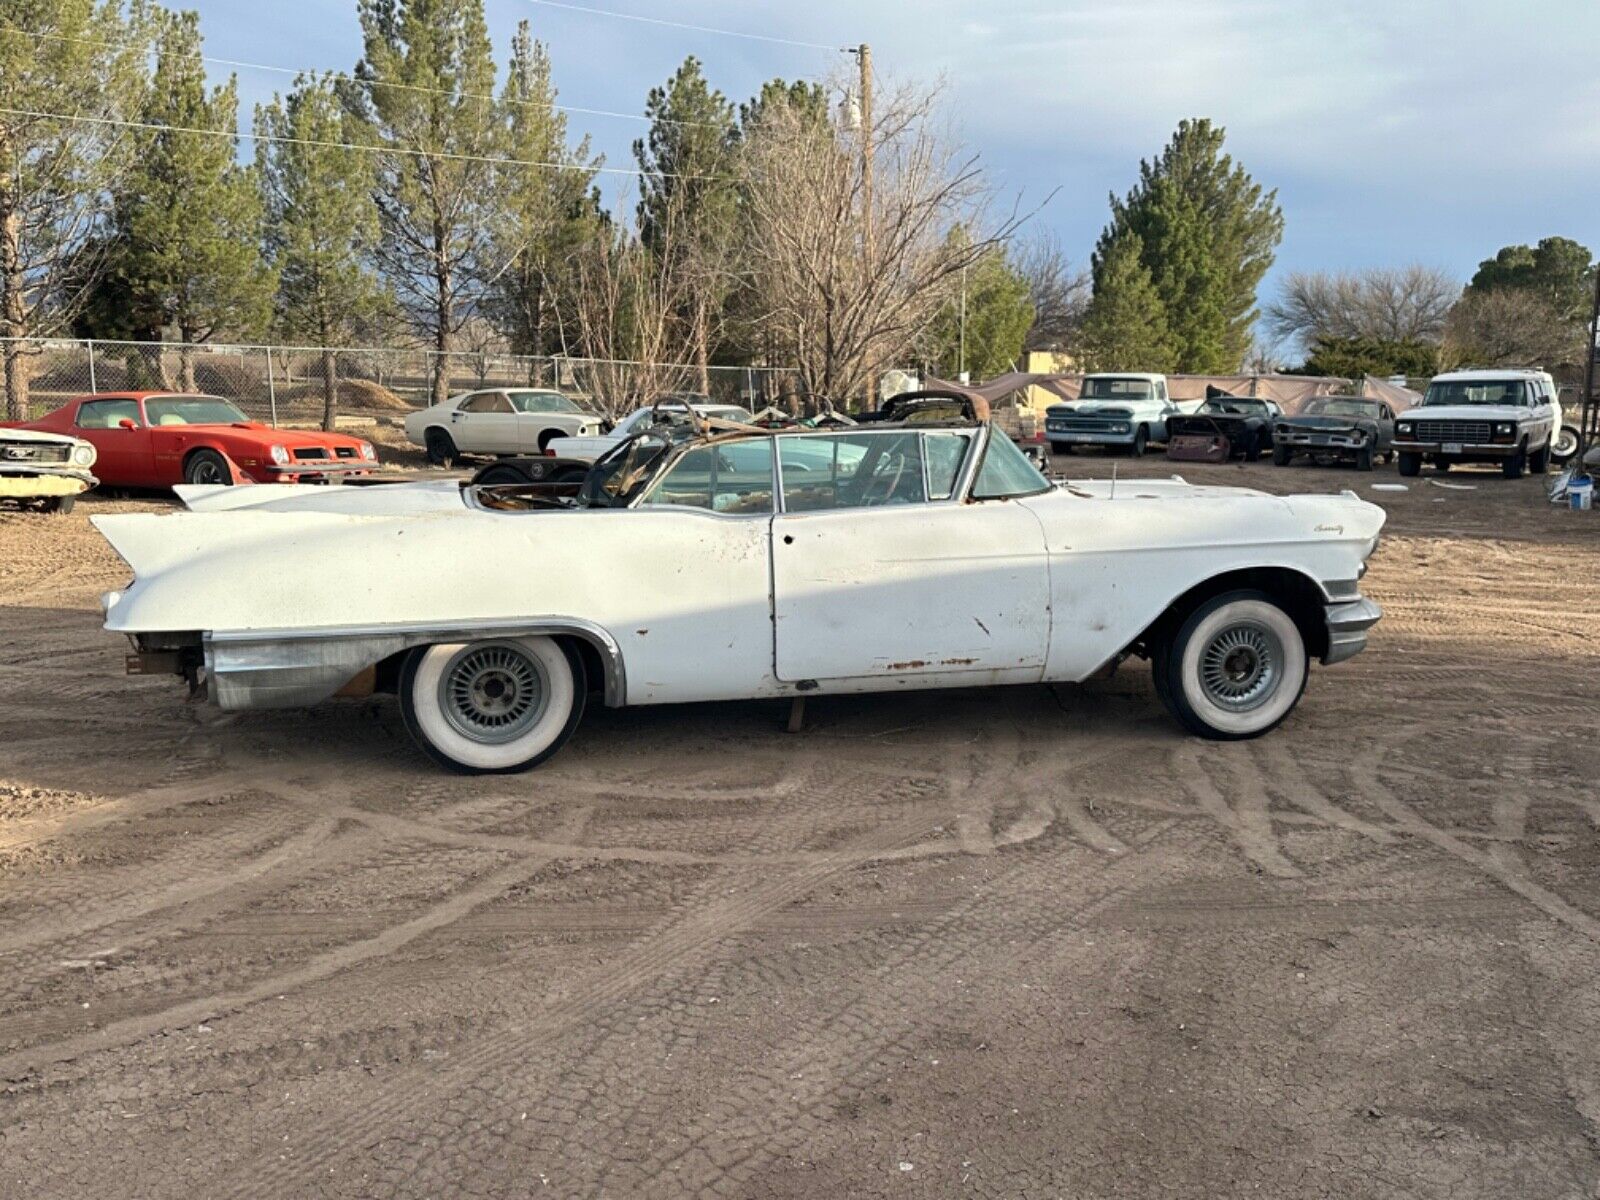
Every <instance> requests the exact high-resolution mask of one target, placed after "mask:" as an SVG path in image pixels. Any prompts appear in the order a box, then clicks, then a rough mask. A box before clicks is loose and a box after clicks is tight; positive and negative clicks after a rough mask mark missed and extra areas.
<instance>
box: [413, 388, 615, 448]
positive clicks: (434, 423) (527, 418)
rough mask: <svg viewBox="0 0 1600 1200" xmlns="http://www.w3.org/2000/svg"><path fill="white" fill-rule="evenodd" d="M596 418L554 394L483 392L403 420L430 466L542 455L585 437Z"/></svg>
mask: <svg viewBox="0 0 1600 1200" xmlns="http://www.w3.org/2000/svg"><path fill="white" fill-rule="evenodd" d="M600 429H601V422H600V418H599V417H597V416H595V415H594V414H593V413H588V412H585V411H584V410H583V409H582V408H580V407H578V405H577V404H575V403H573V401H571V400H569V399H568V398H567V397H566V396H563V395H562V394H561V393H560V392H558V391H556V390H555V389H553V388H485V389H483V390H482V391H477V392H466V393H464V394H463V395H460V396H451V397H450V399H448V400H446V401H445V402H444V403H443V404H435V405H434V406H433V407H432V408H424V409H422V410H421V411H419V412H414V413H409V414H407V416H406V438H407V440H408V441H410V442H411V443H412V444H413V445H417V446H422V447H424V448H426V450H427V451H428V460H429V461H430V462H434V463H447V462H451V461H453V460H454V459H455V458H456V457H457V456H458V455H461V454H543V453H544V451H545V447H546V446H548V445H549V444H550V442H551V441H552V440H553V439H555V438H563V437H573V436H578V437H589V436H590V435H592V434H598V433H599V432H600Z"/></svg>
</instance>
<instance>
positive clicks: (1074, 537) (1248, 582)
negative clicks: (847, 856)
mask: <svg viewBox="0 0 1600 1200" xmlns="http://www.w3.org/2000/svg"><path fill="white" fill-rule="evenodd" d="M893 415H894V414H893V413H891V416H893ZM918 415H921V416H927V415H928V414H926V413H922V414H918V413H915V412H906V413H903V414H900V416H901V417H902V418H903V419H888V420H880V421H874V422H871V423H863V424H861V425H858V426H853V427H849V428H844V429H831V430H824V429H805V428H792V429H778V430H761V429H755V428H752V427H749V426H745V427H742V428H738V429H733V430H726V429H725V430H724V431H723V432H720V433H712V434H706V433H704V432H696V431H694V430H691V429H689V428H688V427H687V426H686V425H680V426H678V427H677V428H676V429H673V428H668V427H657V428H653V429H650V430H647V431H646V432H644V433H641V434H639V435H638V436H636V437H634V438H631V439H629V440H628V441H627V442H624V443H622V444H621V445H620V446H618V447H617V448H616V449H615V450H613V451H612V452H611V453H609V454H607V455H604V456H602V458H601V459H600V460H599V461H598V462H597V463H596V465H595V467H594V468H593V469H592V470H591V471H590V473H589V476H588V478H587V479H586V481H585V483H584V485H583V488H582V491H581V492H580V494H579V496H578V497H577V498H576V500H573V499H570V498H569V499H555V498H551V497H550V496H549V495H548V494H542V493H541V491H540V488H539V487H538V485H532V486H523V487H470V486H468V487H463V486H461V485H459V484H457V483H454V482H439V483H423V484H412V485H393V486H387V487H373V488H360V489H356V488H332V489H327V488H315V487H311V488H299V487H289V488H272V489H267V488H234V489H229V488H215V489H213V488H182V489H180V493H181V494H182V495H183V497H184V499H185V501H186V502H187V503H188V505H189V507H190V509H191V510H192V511H190V512H186V513H175V514H145V513H141V514H127V515H115V516H101V517H96V518H94V522H95V524H96V525H97V526H98V528H99V529H100V531H101V532H102V533H103V534H104V535H105V536H106V537H107V538H108V539H109V540H110V542H111V544H112V545H113V546H114V547H115V548H116V550H117V552H118V553H119V554H121V556H122V557H123V558H124V559H125V560H126V561H127V562H128V564H129V565H130V566H131V567H132V568H133V573H134V579H133V582H132V583H130V584H129V585H128V586H127V587H126V588H125V589H124V590H123V591H121V592H120V593H115V592H114V593H111V594H109V595H108V596H107V597H106V598H105V603H106V628H107V629H109V630H113V631H115V632H118V633H123V634H126V635H128V636H129V637H130V638H131V639H132V641H133V643H134V651H135V653H134V655H133V656H131V657H132V661H131V663H130V669H132V670H138V671H139V672H140V673H144V674H148V673H151V672H154V671H171V672H173V673H176V674H179V675H182V676H184V677H185V678H187V679H188V681H189V683H190V685H191V687H194V688H195V689H197V690H204V691H207V692H208V693H209V695H210V696H211V698H212V699H214V700H216V701H217V702H218V703H220V704H221V706H222V707H224V708H230V709H232V708H247V707H253V706H293V705H307V704H314V703H317V702H320V701H322V700H325V699H327V698H329V697H330V696H333V695H334V694H335V693H339V694H368V693H371V692H372V691H374V690H377V691H391V692H396V693H398V695H399V701H400V705H401V708H402V711H403V713H404V716H405V720H406V724H407V726H408V727H409V729H410V731H411V732H412V734H413V736H414V737H415V739H416V740H417V742H418V743H419V744H420V745H421V747H422V748H423V749H424V750H425V751H426V752H427V753H428V754H429V755H431V756H432V757H433V758H434V759H435V760H437V761H438V762H440V763H442V764H444V765H446V766H448V767H452V768H455V769H457V770H461V771H468V772H503V771H516V770H521V769H524V768H526V767H530V766H532V765H534V764H535V763H538V762H540V761H542V760H543V759H545V758H548V757H549V756H550V755H551V754H553V753H555V752H556V750H557V749H558V748H559V747H560V746H561V745H562V744H563V743H564V742H565V741H566V740H567V738H568V737H570V736H571V734H572V732H573V730H574V729H575V728H576V726H577V724H578V722H579V719H580V718H581V717H582V715H583V710H584V704H585V701H586V698H587V697H588V696H589V695H590V693H591V692H593V693H595V694H596V695H597V697H598V698H600V699H602V700H603V702H604V703H606V704H608V705H624V704H666V703H682V702H687V701H704V700H735V699H761V698H776V697H803V696H809V695H820V694H826V693H838V692H874V691H895V690H904V689H911V688H942V687H970V686H974V685H979V684H1038V683H1041V682H1048V681H1066V682H1074V681H1080V680H1085V679H1088V678H1089V677H1090V676H1093V675H1096V674H1097V673H1099V672H1102V671H1104V670H1106V669H1108V668H1111V667H1114V666H1115V665H1116V664H1118V663H1119V662H1121V661H1122V660H1123V659H1124V658H1126V657H1128V656H1129V655H1140V656H1143V657H1146V658H1148V659H1150V660H1151V662H1152V664H1153V668H1154V673H1155V686H1156V691H1157V692H1158V693H1159V695H1160V697H1161V699H1162V700H1163V701H1164V702H1165V703H1166V705H1167V706H1168V707H1169V708H1170V709H1171V711H1172V712H1173V714H1174V715H1175V716H1176V717H1177V718H1178V720H1179V721H1180V722H1181V723H1182V724H1183V725H1184V726H1185V727H1187V728H1188V729H1189V730H1191V731H1193V732H1194V733H1197V734H1200V735H1202V736H1205V737H1211V738H1222V739H1231V738H1247V737H1253V736H1255V735H1257V734H1260V733H1264V732H1265V731H1266V730H1268V729H1271V728H1272V727H1273V726H1275V725H1276V724H1277V723H1278V722H1280V721H1282V720H1283V719H1284V718H1285V717H1286V716H1287V715H1288V714H1289V712H1290V710H1291V709H1293V708H1294V706H1295V704H1296V702H1297V701H1298V700H1299V698H1300V695H1301V692H1302V690H1303V689H1304V687H1305V684H1306V677H1307V674H1308V664H1309V662H1310V660H1311V659H1313V658H1317V659H1320V660H1321V661H1322V662H1324V663H1333V662H1338V661H1340V660H1341V659H1345V658H1349V657H1350V656H1351V655H1353V654H1355V653H1357V652H1358V651H1360V650H1361V649H1362V648H1363V646H1364V645H1365V644H1366V638H1367V630H1368V628H1369V627H1370V626H1371V625H1372V624H1373V623H1374V622H1375V621H1377V619H1378V617H1379V611H1378V608H1377V607H1376V606H1375V605H1374V604H1372V602H1371V601H1369V600H1366V599H1364V598H1363V597H1362V596H1361V594H1360V591H1359V590H1358V580H1359V579H1360V578H1361V575H1362V574H1363V572H1364V570H1365V563H1366V560H1367V557H1368V556H1369V555H1370V554H1371V553H1372V551H1373V549H1374V548H1375V546H1376V545H1377V541H1378V535H1379V531H1380V529H1381V527H1382V525H1383V520H1384V514H1383V511H1382V510H1381V509H1379V508H1377V507H1375V506H1373V505H1371V504H1368V503H1366V502H1365V501H1363V500H1360V499H1358V498H1357V497H1356V496H1355V495H1353V494H1351V493H1348V492H1347V493H1344V494H1342V495H1336V496H1328V495H1307V496H1291V497H1277V496H1269V495H1265V494H1263V493H1260V492H1255V491H1250V490H1246V489H1242V488H1228V487H1196V486H1191V485H1189V484H1187V483H1185V482H1183V481H1182V480H1180V479H1171V480H1163V481H1148V480H1124V481H1122V482H1120V483H1092V484H1091V483H1083V484H1078V483H1069V484H1064V485H1052V484H1051V483H1050V482H1049V481H1048V480H1046V479H1045V478H1044V476H1042V475H1041V474H1039V472H1038V471H1037V470H1036V469H1035V468H1034V467H1033V466H1032V465H1031V464H1030V463H1029V462H1028V461H1027V459H1026V458H1025V457H1024V456H1023V454H1022V452H1021V451H1019V450H1018V449H1017V448H1016V446H1015V445H1014V444H1013V443H1012V441H1011V439H1010V438H1008V437H1007V436H1005V434H1004V433H1003V432H1001V431H999V430H995V429H993V428H992V427H991V426H989V425H988V424H987V423H984V422H981V421H977V420H973V419H970V418H961V419H938V420H931V421H930V420H915V419H910V418H913V417H916V416H918ZM486 564H493V569H485V565H486ZM1333 732H1334V731H1332V730H1330V731H1329V733H1330V734H1331V733H1333Z"/></svg>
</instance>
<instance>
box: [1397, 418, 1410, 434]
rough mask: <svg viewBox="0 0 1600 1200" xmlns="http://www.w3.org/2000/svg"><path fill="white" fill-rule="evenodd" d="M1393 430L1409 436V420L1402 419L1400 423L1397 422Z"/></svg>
mask: <svg viewBox="0 0 1600 1200" xmlns="http://www.w3.org/2000/svg"><path fill="white" fill-rule="evenodd" d="M1394 431H1395V432H1396V433H1403V434H1406V435H1407V436H1410V434H1411V422H1410V421H1402V422H1400V424H1398V425H1396V426H1395V427H1394Z"/></svg>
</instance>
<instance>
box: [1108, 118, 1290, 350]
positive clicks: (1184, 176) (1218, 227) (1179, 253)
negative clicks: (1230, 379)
mask: <svg viewBox="0 0 1600 1200" xmlns="http://www.w3.org/2000/svg"><path fill="white" fill-rule="evenodd" d="M1224 136H1225V135H1224V130H1222V129H1221V128H1220V127H1217V126H1213V125H1212V124H1211V122H1210V121H1208V120H1196V121H1183V122H1180V123H1179V125H1178V129H1177V132H1176V133H1174V134H1173V136H1172V140H1171V141H1170V142H1168V143H1167V146H1166V148H1165V149H1164V150H1163V151H1162V152H1161V155H1160V157H1158V158H1156V159H1155V160H1154V161H1145V162H1141V163H1140V164H1139V182H1138V183H1137V184H1136V185H1135V186H1134V188H1133V190H1131V191H1130V192H1129V193H1128V195H1127V196H1126V197H1124V198H1122V199H1120V200H1119V199H1118V198H1117V197H1115V196H1113V197H1112V198H1111V222H1110V224H1108V225H1107V226H1106V228H1105V231H1104V232H1103V233H1102V234H1101V235H1100V242H1099V244H1098V246H1097V248H1096V256H1097V257H1106V256H1107V255H1108V253H1109V251H1110V249H1111V247H1112V246H1113V245H1114V244H1115V243H1116V242H1118V241H1120V240H1122V239H1123V238H1125V237H1127V236H1128V235H1130V234H1132V235H1135V236H1136V237H1137V238H1138V245H1139V247H1140V261H1141V262H1142V263H1143V264H1144V266H1145V267H1146V268H1147V269H1148V271H1149V273H1150V279H1151V281H1152V282H1153V284H1154V285H1155V289H1156V292H1157V294H1158V295H1159V297H1160V301H1161V305H1162V307H1163V309H1164V315H1165V319H1166V322H1167V326H1168V330H1169V332H1170V334H1171V338H1172V344H1173V350H1174V353H1175V355H1176V368H1177V369H1178V370H1182V371H1193V372H1197V373H1201V374H1214V373H1223V372H1228V371H1236V370H1238V368H1239V365H1240V363H1241V362H1242V361H1243V359H1244V356H1245V354H1246V352H1247V351H1248V350H1249V348H1250V327H1251V326H1252V324H1254V322H1255V318H1256V307H1255V306H1256V288H1257V286H1258V285H1259V284H1260V282H1261V279H1262V276H1264V275H1265V274H1266V272H1267V269H1268V268H1269V267H1271V265H1272V261H1273V257H1274V255H1275V253H1276V251H1277V247H1278V243H1279V242H1280V241H1281V240H1282V239H1283V211H1282V209H1280V208H1279V207H1278V203H1277V193H1276V192H1267V191H1264V190H1263V189H1262V187H1261V185H1260V184H1258V183H1256V182H1255V181H1254V180H1253V179H1252V178H1251V177H1250V175H1249V174H1248V173H1247V172H1246V171H1245V170H1244V168H1243V167H1241V166H1238V165H1236V164H1235V163H1234V161H1233V159H1232V158H1231V157H1230V156H1229V155H1226V154H1224V153H1223V152H1222V145H1223V140H1224ZM1132 365H1133V364H1129V367H1130V368H1131V366H1132Z"/></svg>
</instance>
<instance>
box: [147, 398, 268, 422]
mask: <svg viewBox="0 0 1600 1200" xmlns="http://www.w3.org/2000/svg"><path fill="white" fill-rule="evenodd" d="M144 415H145V418H146V419H147V420H148V421H149V422H150V424H152V425H237V424H242V423H243V422H245V421H247V420H249V418H248V417H246V416H245V415H244V414H243V413H242V412H240V411H239V410H238V409H237V408H235V407H234V406H233V405H232V404H230V403H228V401H226V400H224V399H223V398H222V397H220V396H162V397H161V398H160V399H157V400H146V401H145V402H144Z"/></svg>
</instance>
